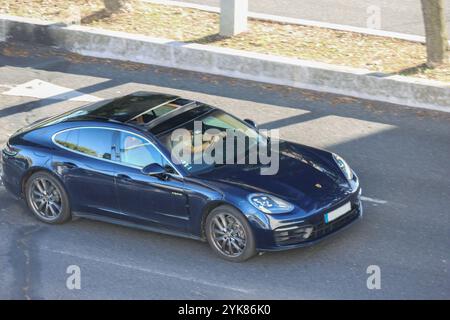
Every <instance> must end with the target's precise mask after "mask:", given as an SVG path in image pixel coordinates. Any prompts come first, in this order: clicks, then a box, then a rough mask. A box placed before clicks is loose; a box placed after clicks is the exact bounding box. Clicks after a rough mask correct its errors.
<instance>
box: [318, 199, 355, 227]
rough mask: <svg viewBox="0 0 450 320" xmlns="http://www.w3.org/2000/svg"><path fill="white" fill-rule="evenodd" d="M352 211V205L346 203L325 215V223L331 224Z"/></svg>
mask: <svg viewBox="0 0 450 320" xmlns="http://www.w3.org/2000/svg"><path fill="white" fill-rule="evenodd" d="M351 209H352V205H351V203H350V202H347V203H346V204H344V205H343V206H342V207H339V208H337V209H335V210H333V211H331V212H328V213H326V214H325V216H324V218H325V223H328V222H331V221H333V220H336V219H337V218H339V217H340V216H343V215H344V214H346V213H347V212H349V211H350V210H351Z"/></svg>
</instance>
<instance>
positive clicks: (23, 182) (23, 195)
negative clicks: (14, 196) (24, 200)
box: [20, 166, 69, 197]
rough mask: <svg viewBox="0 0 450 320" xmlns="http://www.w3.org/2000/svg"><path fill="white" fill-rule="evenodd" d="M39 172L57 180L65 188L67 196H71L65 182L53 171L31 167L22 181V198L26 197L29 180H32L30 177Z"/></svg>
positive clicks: (40, 167)
mask: <svg viewBox="0 0 450 320" xmlns="http://www.w3.org/2000/svg"><path fill="white" fill-rule="evenodd" d="M37 172H45V173H48V174H50V175H51V176H52V177H53V178H55V179H57V180H58V181H59V183H61V185H62V186H63V188H64V189H65V190H64V191H66V194H67V195H69V194H68V193H67V189H66V186H65V185H64V182H63V181H62V179H61V177H59V176H58V175H57V174H55V173H54V172H53V171H51V170H50V169H48V168H46V167H42V166H35V167H31V168H29V169H28V170H27V171H26V172H25V173H24V174H23V175H22V178H21V180H20V192H21V196H22V197H25V186H26V184H27V182H28V180H29V179H30V177H31V176H32V175H33V174H35V173H37Z"/></svg>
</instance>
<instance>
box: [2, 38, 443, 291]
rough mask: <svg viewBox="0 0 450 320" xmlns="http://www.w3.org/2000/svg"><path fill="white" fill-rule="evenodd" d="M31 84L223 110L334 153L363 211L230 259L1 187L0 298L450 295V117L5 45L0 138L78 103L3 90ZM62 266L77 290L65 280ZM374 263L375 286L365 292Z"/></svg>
mask: <svg viewBox="0 0 450 320" xmlns="http://www.w3.org/2000/svg"><path fill="white" fill-rule="evenodd" d="M33 79H40V80H43V81H47V82H49V83H52V84H54V85H59V86H63V87H67V88H71V89H75V90H79V91H81V92H83V93H86V94H92V95H95V96H98V97H102V98H106V97H112V96H117V95H123V94H126V93H129V92H132V91H136V90H152V91H161V92H167V93H174V94H182V95H184V96H186V97H189V98H194V99H199V100H202V101H205V102H207V103H211V104H214V105H218V106H221V107H223V108H224V109H226V110H228V111H230V112H232V113H234V114H236V115H237V116H240V117H249V118H253V119H254V120H256V121H257V122H258V123H259V124H260V125H261V126H262V127H265V128H278V129H280V132H281V136H282V138H285V139H289V140H293V141H297V142H301V143H305V144H309V145H313V146H316V147H322V148H326V149H329V150H332V151H334V152H337V153H339V154H341V155H342V156H344V157H345V158H346V159H347V160H348V162H349V163H350V165H351V166H352V167H353V168H354V169H355V171H356V172H358V174H359V176H360V179H361V183H362V187H363V190H364V192H363V193H364V195H365V196H366V197H368V199H366V201H364V206H365V215H364V218H363V219H362V220H361V221H359V222H358V223H357V224H355V225H353V226H352V227H351V228H349V229H347V230H345V231H344V232H341V233H339V234H338V235H336V236H335V237H332V238H329V239H327V240H325V241H323V242H321V243H320V244H318V245H316V246H314V247H310V248H304V249H298V250H294V251H287V252H279V253H266V254H264V255H262V256H258V257H256V258H254V259H252V260H250V261H248V262H246V263H242V264H233V263H228V262H225V261H222V260H220V259H219V258H217V257H216V256H215V255H214V254H213V253H212V251H210V249H209V247H208V246H207V245H206V244H205V243H201V242H196V241H193V240H186V239H181V238H176V237H171V236H165V235H160V234H156V233H150V232H143V231H138V230H134V229H129V228H125V227H119V226H114V225H110V224H106V223H100V222H93V221H88V220H77V221H74V222H70V223H67V224H64V225H61V226H49V225H45V224H43V223H40V222H38V221H37V220H35V219H34V218H33V217H32V216H31V214H30V212H29V211H28V210H27V208H26V206H25V205H24V203H23V202H21V201H17V200H15V199H14V198H12V197H11V196H10V195H9V194H7V193H6V191H5V190H4V189H3V187H0V266H1V268H0V298H14V299H44V298H55V299H72V298H74V299H77V298H89V299H97V298H107V299H110V298H111V299H112V298H123V299H129V298H144V299H147V298H148V299H158V298H169V299H178V298H185V299H217V298H225V299H228V298H236V299H258V298H274V299H298V298H300V299H302V298H312V299H318V298H331V299H334V298H344V299H350V298H356V299H381V298H387V299H393V298H395V299H404V298H413V299H418V298H437V299H448V298H450V276H449V262H450V250H449V247H450V246H449V244H450V211H449V210H450V209H449V207H450V192H449V190H450V180H449V178H448V177H449V175H450V161H449V158H450V143H449V137H450V115H449V114H445V113H439V112H431V111H426V110H421V109H411V108H406V107H403V106H397V105H389V104H384V103H377V102H372V101H365V100H359V99H354V98H350V97H343V96H336V95H332V94H324V93H317V92H312V91H306V90H299V89H294V88H288V87H280V86H272V85H265V84H261V83H256V82H250V81H240V80H235V79H230V78H223V77H216V76H209V75H203V74H199V73H195V72H181V71H176V70H172V69H167V68H159V67H151V66H143V65H139V64H131V63H120V62H115V61H108V60H100V59H89V58H80V57H79V56H76V55H73V54H70V55H66V54H64V53H61V52H56V51H50V50H49V49H45V48H36V47H34V48H32V47H28V46H23V45H15V46H11V45H9V46H6V45H5V44H1V45H0V143H3V142H5V141H6V139H7V137H8V135H10V134H11V133H12V132H14V131H15V130H16V129H18V128H19V127H21V126H23V125H25V124H26V123H30V122H32V121H34V120H36V119H39V118H42V117H44V116H46V115H49V114H56V113H60V112H62V111H64V110H68V109H71V108H75V107H78V106H80V105H82V104H83V102H78V101H67V100H55V99H37V98H32V97H23V96H9V95H5V94H3V93H4V92H6V91H7V90H9V89H11V88H13V87H15V86H17V85H20V84H23V83H25V82H28V81H30V80H33ZM73 96H76V94H74V95H73ZM70 265H77V266H79V267H80V270H81V289H80V290H76V289H75V290H69V289H68V288H67V287H66V280H67V277H68V276H69V275H68V274H67V273H66V270H67V268H68V267H69V266H70ZM370 265H377V266H379V267H380V270H381V289H379V290H376V289H375V290H369V289H368V288H367V285H366V281H367V278H368V276H369V275H368V274H367V273H366V271H367V268H368V266H370Z"/></svg>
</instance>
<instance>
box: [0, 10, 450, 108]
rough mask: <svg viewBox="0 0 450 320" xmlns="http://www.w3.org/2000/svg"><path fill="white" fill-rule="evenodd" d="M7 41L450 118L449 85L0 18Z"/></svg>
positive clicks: (206, 47) (108, 32) (1, 29)
mask: <svg viewBox="0 0 450 320" xmlns="http://www.w3.org/2000/svg"><path fill="white" fill-rule="evenodd" d="M1 35H3V38H4V39H5V40H6V41H25V42H32V43H37V44H43V45H49V46H56V47H60V48H62V49H65V50H68V51H70V52H75V53H79V54H82V55H87V56H93V57H98V58H110V59H118V60H127V61H133V62H140V63H146V64H154V65H159V66H165V67H171V68H178V69H183V70H191V71H198V72H203V73H210V74H217V75H221V76H227V77H234V78H240V79H247V80H254V81H260V82H267V83H273V84H279V85H286V86H292V87H297V88H303V89H310V90H316V91H325V92H332V93H336V94H342V95H349V96H354V97H358V98H364V99H370V100H378V101H384V102H390V103H397V104H402V105H407V106H411V107H419V108H426V109H432V110H439V111H445V112H450V84H447V83H442V82H438V81H432V80H425V79H416V78H410V77H403V76H397V75H396V76H389V75H385V74H381V75H380V74H374V73H373V72H371V71H368V70H364V69H355V68H348V67H341V66H335V65H329V64H325V63H319V62H313V61H305V60H298V59H292V58H285V57H277V56H270V55H264V54H258V53H253V52H247V51H240V50H234V49H227V48H219V47H213V46H205V45H200V44H186V43H181V42H176V41H172V40H168V39H160V38H152V37H147V36H142V35H136V34H129V33H123V32H115V31H108V30H101V29H94V28H89V27H83V26H78V25H71V26H63V25H61V24H55V23H51V22H44V21H39V20H36V19H28V18H22V17H14V16H7V15H0V39H1Z"/></svg>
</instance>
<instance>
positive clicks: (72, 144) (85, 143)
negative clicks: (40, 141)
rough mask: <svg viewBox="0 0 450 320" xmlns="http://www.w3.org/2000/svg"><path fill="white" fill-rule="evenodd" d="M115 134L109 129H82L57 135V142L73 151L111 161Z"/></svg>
mask: <svg viewBox="0 0 450 320" xmlns="http://www.w3.org/2000/svg"><path fill="white" fill-rule="evenodd" d="M114 133H115V131H113V130H107V129H94V128H92V129H90V128H80V129H74V130H69V131H65V132H62V133H60V134H58V135H56V137H55V142H56V143H57V144H59V145H61V146H63V147H65V148H68V149H71V150H73V151H77V152H80V153H84V154H86V155H89V156H93V157H97V158H101V159H106V160H111V150H112V146H113V137H114Z"/></svg>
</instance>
